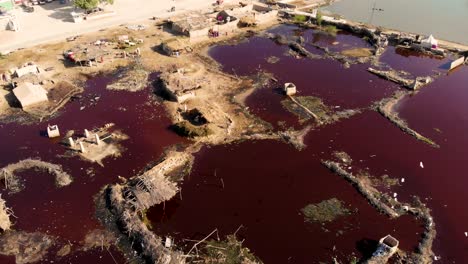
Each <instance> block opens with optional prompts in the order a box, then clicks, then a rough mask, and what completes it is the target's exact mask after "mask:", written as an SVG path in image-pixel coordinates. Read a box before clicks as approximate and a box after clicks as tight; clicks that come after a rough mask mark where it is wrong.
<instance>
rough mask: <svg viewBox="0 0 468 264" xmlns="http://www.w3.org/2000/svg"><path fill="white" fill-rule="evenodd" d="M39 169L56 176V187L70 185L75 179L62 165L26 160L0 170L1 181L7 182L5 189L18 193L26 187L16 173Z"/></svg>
mask: <svg viewBox="0 0 468 264" xmlns="http://www.w3.org/2000/svg"><path fill="white" fill-rule="evenodd" d="M33 168H37V169H40V170H44V171H47V173H49V174H51V175H54V176H55V185H56V186H57V187H63V186H67V185H69V184H70V183H71V182H72V180H73V178H72V177H71V175H70V174H68V173H67V172H65V171H64V170H63V168H62V166H61V165H57V164H52V163H49V162H45V161H41V160H38V159H25V160H22V161H19V162H17V163H13V164H9V165H8V166H6V167H3V168H2V169H1V170H0V180H4V181H5V188H6V189H9V190H10V191H11V192H13V193H16V192H19V191H21V190H22V189H23V188H24V186H23V183H22V182H21V181H20V179H19V178H18V177H17V176H16V175H15V172H18V171H24V170H29V169H33Z"/></svg>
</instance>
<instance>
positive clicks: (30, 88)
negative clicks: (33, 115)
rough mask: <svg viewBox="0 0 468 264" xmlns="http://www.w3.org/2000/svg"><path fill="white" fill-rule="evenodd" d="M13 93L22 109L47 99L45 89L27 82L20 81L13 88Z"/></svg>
mask: <svg viewBox="0 0 468 264" xmlns="http://www.w3.org/2000/svg"><path fill="white" fill-rule="evenodd" d="M13 94H14V95H15V96H16V98H17V99H18V101H19V102H20V103H21V107H22V108H23V109H24V108H27V107H30V106H33V105H36V104H39V103H42V102H47V101H48V100H49V99H48V97H47V91H46V90H45V89H44V88H43V87H42V86H41V85H37V84H32V83H28V82H26V83H22V84H20V85H18V87H16V88H15V89H13Z"/></svg>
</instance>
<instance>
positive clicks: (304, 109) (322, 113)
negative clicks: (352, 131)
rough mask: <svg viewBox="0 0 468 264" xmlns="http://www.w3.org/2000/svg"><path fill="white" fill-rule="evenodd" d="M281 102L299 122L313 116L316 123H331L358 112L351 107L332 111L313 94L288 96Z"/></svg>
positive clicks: (358, 111)
mask: <svg viewBox="0 0 468 264" xmlns="http://www.w3.org/2000/svg"><path fill="white" fill-rule="evenodd" d="M281 104H282V105H283V107H284V108H285V109H286V110H288V111H289V112H291V113H293V114H295V115H296V116H297V117H298V118H299V121H300V122H301V123H303V122H306V121H308V120H309V119H311V118H313V119H314V120H316V122H317V124H318V125H324V124H332V123H334V122H337V121H339V120H340V119H346V118H349V117H351V116H353V115H355V114H358V113H360V110H353V109H349V110H343V111H333V110H332V109H331V108H330V107H329V106H327V105H325V104H324V103H323V101H322V99H320V98H318V97H314V96H294V97H293V96H290V97H288V98H287V99H284V100H282V101H281Z"/></svg>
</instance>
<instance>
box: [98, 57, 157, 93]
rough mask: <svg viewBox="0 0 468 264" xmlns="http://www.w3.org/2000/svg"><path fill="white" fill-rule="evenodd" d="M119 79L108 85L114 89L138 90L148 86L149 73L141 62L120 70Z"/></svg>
mask: <svg viewBox="0 0 468 264" xmlns="http://www.w3.org/2000/svg"><path fill="white" fill-rule="evenodd" d="M119 72H120V73H119V74H118V75H119V76H118V80H117V81H115V82H113V83H111V84H109V85H107V89H109V90H114V91H129V92H137V91H141V90H143V89H144V88H145V87H146V84H147V83H148V76H149V73H148V72H147V71H146V70H145V69H143V67H142V66H141V65H139V64H134V65H131V66H129V67H126V68H125V69H122V70H121V71H119Z"/></svg>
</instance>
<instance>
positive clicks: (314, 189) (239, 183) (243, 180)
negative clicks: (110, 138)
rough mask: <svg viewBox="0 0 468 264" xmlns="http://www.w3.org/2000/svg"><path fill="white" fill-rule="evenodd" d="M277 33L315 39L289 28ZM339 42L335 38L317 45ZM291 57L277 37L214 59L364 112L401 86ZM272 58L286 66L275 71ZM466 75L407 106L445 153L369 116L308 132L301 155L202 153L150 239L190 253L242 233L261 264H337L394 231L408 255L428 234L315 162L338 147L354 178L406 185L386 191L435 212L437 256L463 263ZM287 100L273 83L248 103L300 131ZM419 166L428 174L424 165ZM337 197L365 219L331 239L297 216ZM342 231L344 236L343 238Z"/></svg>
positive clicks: (430, 66) (241, 148) (220, 149)
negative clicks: (199, 242)
mask: <svg viewBox="0 0 468 264" xmlns="http://www.w3.org/2000/svg"><path fill="white" fill-rule="evenodd" d="M273 31H276V32H283V33H286V34H291V35H299V34H302V35H303V36H314V35H315V34H314V33H313V32H311V31H310V30H309V31H306V32H299V31H297V30H295V28H293V27H279V28H276V29H274V30H273ZM326 38H331V37H330V36H327V37H326ZM305 39H307V38H306V37H305ZM309 39H310V38H309ZM336 41H338V42H339V43H341V45H343V46H344V47H346V48H352V47H363V46H365V43H364V44H363V43H362V42H361V40H360V39H357V38H356V37H354V36H352V35H344V36H343V35H338V36H337V40H336ZM333 42H335V40H330V39H328V40H327V41H324V42H323V43H321V45H330V43H333ZM335 46H336V45H335ZM287 49H288V48H287V47H285V46H279V45H277V44H275V43H273V42H272V41H271V40H268V39H264V38H259V37H252V38H250V39H249V40H248V41H247V42H242V43H240V44H237V45H225V46H216V47H213V48H212V49H211V52H210V54H211V55H212V56H213V57H214V58H215V59H216V60H217V61H218V62H220V63H221V64H222V65H223V67H224V69H225V71H227V72H230V73H235V74H238V75H252V74H255V73H256V72H257V71H258V70H259V69H262V70H266V71H268V72H272V73H273V74H274V75H275V77H276V78H277V79H278V80H279V84H282V83H284V82H285V81H292V82H294V83H295V84H296V85H297V86H298V89H299V92H300V94H301V95H314V96H318V97H320V98H323V99H324V101H325V103H327V104H328V105H331V106H340V108H341V109H345V108H356V107H359V108H365V107H368V106H370V105H371V104H372V102H374V101H376V100H379V99H381V98H383V97H386V96H388V95H390V94H391V93H392V92H393V91H395V90H396V89H399V88H398V87H397V86H396V85H394V84H392V83H390V82H387V81H383V80H381V79H379V78H376V77H375V76H373V75H371V74H369V73H368V72H367V71H366V69H367V67H368V65H352V66H351V68H350V69H344V68H343V67H342V66H341V64H340V63H338V62H335V61H330V60H306V59H296V58H293V57H289V56H286V55H284V54H285V52H286V51H287ZM269 56H276V57H279V58H280V61H279V62H278V63H276V64H269V63H267V62H266V58H268V57H269ZM382 61H383V62H385V63H387V64H389V65H390V66H392V67H394V68H395V69H398V70H405V71H408V72H409V73H411V74H412V75H414V76H418V75H422V74H432V72H433V71H438V72H442V73H443V74H445V72H444V70H443V67H442V65H443V64H445V63H446V60H437V59H431V58H428V57H422V58H421V57H416V56H414V54H401V52H399V51H395V49H393V48H389V49H388V50H387V52H386V53H385V54H384V55H383V57H382ZM467 71H468V69H467V68H466V67H465V68H462V69H460V70H458V71H456V72H453V73H451V74H450V75H449V76H443V77H441V78H440V79H438V80H437V81H436V82H434V83H433V84H432V85H430V86H428V87H426V88H424V89H423V90H422V91H421V92H420V93H418V94H417V95H416V96H413V97H412V98H410V99H408V100H406V101H405V102H403V103H402V105H401V106H400V109H401V115H402V117H404V118H406V119H407V120H408V121H409V124H410V126H411V127H413V128H415V129H416V130H417V131H419V132H421V133H422V134H423V135H426V136H428V137H430V138H432V139H434V140H435V141H436V142H437V143H438V144H440V145H441V148H440V149H435V148H432V147H430V146H428V145H426V144H423V143H421V142H420V141H417V140H416V139H414V138H412V137H411V136H409V135H407V134H404V133H402V132H401V131H400V130H399V129H398V128H397V127H395V126H394V125H392V124H391V123H390V122H388V121H387V120H386V119H385V118H383V117H382V116H381V115H379V114H378V113H377V112H375V111H372V110H365V111H364V112H363V113H362V114H359V115H357V116H354V117H352V118H350V119H347V120H342V121H340V122H339V123H335V124H333V125H328V126H325V127H321V128H318V129H315V130H313V131H311V132H310V133H309V135H308V136H307V138H306V144H307V145H308V147H307V148H306V149H305V150H303V151H301V152H299V151H297V150H295V149H293V148H292V147H290V146H288V145H285V144H282V143H279V142H273V141H262V142H243V143H240V144H235V145H229V146H217V147H213V148H205V149H203V150H202V151H201V152H200V153H198V154H197V156H196V163H195V166H194V169H193V171H192V173H191V175H190V176H189V177H188V178H187V179H186V180H185V182H184V184H183V186H182V198H183V200H180V197H176V198H175V199H174V200H172V201H170V202H167V203H166V204H165V207H164V208H163V207H162V206H160V207H154V208H153V209H152V210H150V212H149V217H150V219H152V221H153V222H154V230H155V232H156V233H157V234H161V235H171V236H174V237H175V238H176V243H178V244H179V245H181V246H184V245H185V246H187V247H189V248H190V247H191V245H192V244H190V243H189V242H186V241H184V240H183V239H185V238H189V239H201V238H203V237H204V236H206V235H207V234H208V233H210V232H211V231H212V230H214V229H215V228H218V229H219V231H220V233H221V235H226V234H230V233H233V232H234V231H235V230H236V229H237V228H238V227H239V226H240V225H243V228H242V229H241V230H240V231H239V232H238V234H239V236H240V238H242V239H245V242H244V245H246V246H248V247H249V248H250V249H251V250H252V251H253V252H254V253H255V254H256V255H257V256H259V257H260V258H261V259H262V260H263V261H265V263H318V262H319V261H323V262H330V261H331V259H332V257H333V256H338V258H339V259H341V260H343V261H345V260H346V259H347V256H349V255H351V254H353V253H354V254H356V255H357V256H359V255H360V254H361V253H364V254H366V253H368V251H369V250H371V248H372V241H373V242H375V240H377V239H379V238H380V237H382V236H384V235H386V234H388V233H390V234H393V235H395V236H396V237H397V238H398V239H399V240H400V246H401V248H402V249H404V250H412V249H413V248H414V247H415V246H416V245H417V243H418V240H419V239H420V233H421V232H422V227H421V225H420V223H419V222H415V220H413V219H412V218H410V217H402V218H400V219H397V220H389V219H388V218H387V217H385V216H382V215H380V214H378V213H377V212H376V211H375V209H373V208H372V207H370V206H369V205H368V204H367V202H366V201H365V200H364V199H363V197H361V196H360V195H359V194H358V193H357V192H356V191H355V190H354V189H353V188H352V187H351V186H350V185H349V183H347V182H346V181H344V180H343V179H341V178H340V177H339V176H337V175H334V174H332V173H330V172H329V171H327V170H326V169H325V168H324V167H322V165H320V160H321V159H327V158H330V156H331V154H332V152H333V151H337V150H343V151H346V152H347V153H349V154H350V155H351V156H352V158H353V159H354V163H353V165H352V170H358V169H366V170H368V171H369V172H370V173H371V174H373V175H376V176H380V175H383V174H388V175H390V176H392V177H395V178H405V182H404V183H402V184H401V186H397V187H393V188H392V190H391V191H390V190H389V192H397V193H398V198H399V200H401V201H410V199H411V197H412V196H413V195H417V196H419V197H421V199H422V200H423V201H424V202H426V203H427V204H428V206H429V207H430V208H431V209H433V216H434V219H435V222H436V224H437V232H438V236H437V239H436V241H435V245H434V252H435V254H436V255H440V256H441V257H442V261H441V263H464V262H465V260H466V259H468V244H467V241H468V239H467V238H466V237H465V236H464V233H463V232H466V231H468V230H466V229H467V228H468V227H467V226H466V223H468V215H467V214H468V213H467V212H468V210H467V207H466V205H465V204H464V201H466V200H467V198H468V197H467V192H464V191H463V190H464V188H465V187H466V186H467V180H466V177H465V175H464V172H465V171H467V168H465V167H466V166H468V165H466V164H468V162H466V161H467V160H466V159H467V157H468V156H467V153H466V152H467V151H466V150H467V149H468V142H467V140H466V138H465V137H464V136H465V135H466V132H467V131H468V127H467V126H468V117H467V116H468V107H467V106H466V105H467V104H466V103H465V102H466V100H467V99H468V94H467V93H468V91H467V90H466V89H465V88H466V87H467V86H466V83H468V75H467V74H466V73H467ZM283 98H284V97H283V96H282V95H281V94H280V93H278V92H277V87H275V86H274V85H273V86H272V87H265V88H263V89H259V90H257V91H256V92H254V93H253V94H252V95H251V96H250V97H249V98H248V99H247V104H248V106H249V107H250V110H251V111H252V112H254V113H255V114H257V115H258V116H260V117H261V118H263V119H265V120H267V121H269V122H271V123H277V122H279V121H287V123H288V124H292V125H294V126H297V127H301V125H299V124H297V122H296V117H294V116H293V115H292V114H290V113H288V112H287V111H285V110H283V108H282V106H281V104H280V101H281V100H282V99H283ZM302 126H303V125H302ZM434 128H438V129H440V130H441V131H442V133H440V132H437V131H436V130H434ZM421 161H422V162H423V164H424V169H423V168H421V167H420V166H419V164H420V162H421ZM221 179H222V181H221ZM223 182H224V188H223ZM332 197H337V198H339V199H341V200H343V201H345V203H346V204H348V205H349V206H350V208H355V209H357V211H358V213H356V214H353V215H351V216H346V217H343V218H341V219H338V220H337V221H335V222H332V223H329V224H325V226H324V228H325V229H327V230H330V232H327V231H324V229H322V228H321V226H320V224H310V223H305V222H304V219H303V217H302V216H301V214H300V209H301V208H303V207H304V206H305V205H307V204H308V203H317V202H320V201H322V200H324V199H329V198H332ZM339 230H341V231H344V233H343V234H342V235H338V236H337V233H338V231H339ZM333 248H335V250H333Z"/></svg>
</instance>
